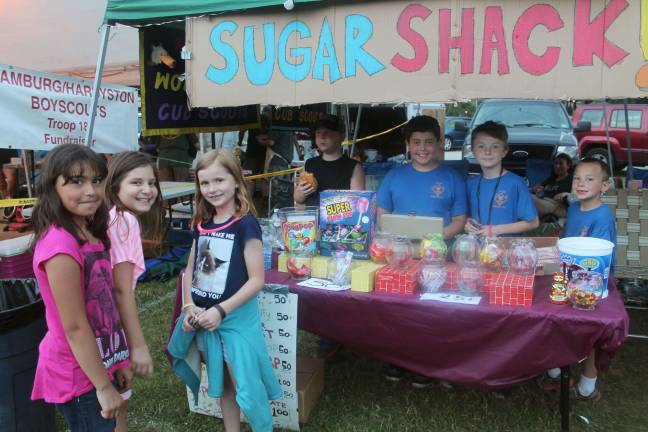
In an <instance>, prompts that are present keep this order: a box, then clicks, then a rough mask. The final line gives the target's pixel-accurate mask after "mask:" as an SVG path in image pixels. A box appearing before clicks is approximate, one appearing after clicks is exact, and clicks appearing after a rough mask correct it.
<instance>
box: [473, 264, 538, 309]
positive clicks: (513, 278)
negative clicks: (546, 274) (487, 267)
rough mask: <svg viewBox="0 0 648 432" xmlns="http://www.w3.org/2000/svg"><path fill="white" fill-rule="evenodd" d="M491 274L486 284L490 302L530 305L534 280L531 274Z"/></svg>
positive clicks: (503, 304) (504, 304)
mask: <svg viewBox="0 0 648 432" xmlns="http://www.w3.org/2000/svg"><path fill="white" fill-rule="evenodd" d="M491 275H492V277H491V279H490V280H489V281H488V286H487V287H488V293H489V303H490V304H494V305H501V306H524V307H529V306H531V302H532V301H533V285H534V281H535V278H534V276H533V275H519V274H514V273H511V272H500V273H492V274H491ZM484 285H486V284H484Z"/></svg>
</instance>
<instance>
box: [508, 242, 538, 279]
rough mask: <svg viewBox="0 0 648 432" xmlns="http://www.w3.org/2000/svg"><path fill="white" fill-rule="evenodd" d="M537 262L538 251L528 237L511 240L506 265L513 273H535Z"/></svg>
mask: <svg viewBox="0 0 648 432" xmlns="http://www.w3.org/2000/svg"><path fill="white" fill-rule="evenodd" d="M537 264H538V251H537V250H536V248H535V245H534V244H533V241H532V240H530V239H516V240H513V241H512V242H511V246H510V248H509V251H508V265H509V269H510V270H511V271H512V272H513V273H517V274H522V275H532V274H535V269H536V266H537Z"/></svg>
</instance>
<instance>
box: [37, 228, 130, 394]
mask: <svg viewBox="0 0 648 432" xmlns="http://www.w3.org/2000/svg"><path fill="white" fill-rule="evenodd" d="M61 254H62V255H68V256H70V257H71V258H72V259H74V260H75V261H76V262H77V263H78V264H79V266H80V267H81V278H80V281H79V282H80V284H81V292H82V293H83V297H84V300H85V313H86V317H87V319H88V323H89V324H90V328H91V329H92V331H93V332H94V335H95V338H96V341H97V348H98V350H99V357H100V358H101V361H102V362H103V365H104V367H105V368H106V373H107V374H108V376H109V377H110V379H111V380H113V379H114V375H113V372H114V371H115V370H116V369H119V368H122V367H126V366H128V357H129V353H128V345H127V342H126V334H125V333H124V330H123V328H122V324H121V320H120V318H119V311H118V310H117V304H116V303H115V298H114V296H113V289H114V285H113V279H112V267H111V265H110V254H109V251H108V250H106V248H105V247H104V245H103V244H102V243H84V244H83V245H79V244H78V243H77V241H76V239H75V238H74V237H73V236H72V235H71V234H70V233H69V232H67V231H66V230H64V229H63V228H60V227H58V226H54V225H53V226H51V227H50V228H49V230H48V231H47V232H46V233H45V234H44V235H43V236H42V238H41V239H40V240H38V242H37V243H36V247H35V250H34V258H33V267H34V273H35V275H36V280H37V281H38V286H39V288H40V292H41V296H42V297H43V302H44V303H45V319H46V321H47V333H46V334H45V337H44V338H43V340H42V341H41V343H40V346H39V357H38V365H37V367H36V376H35V378H34V388H33V390H32V399H45V401H47V402H50V403H64V402H67V401H69V400H71V399H73V398H75V397H77V396H80V395H82V394H84V393H87V392H89V391H90V390H92V389H93V388H94V386H93V385H92V383H91V382H90V379H89V378H88V376H87V375H86V374H85V372H83V370H82V369H81V366H79V363H78V362H77V360H76V358H75V356H74V353H73V352H72V349H71V348H70V344H69V343H68V341H67V338H66V336H65V331H64V330H63V324H62V321H61V317H60V315H59V312H58V309H57V307H56V302H55V300H54V296H53V295H52V291H51V288H50V286H49V281H48V279H47V274H46V273H45V267H44V266H43V264H44V263H45V262H47V261H48V260H50V259H51V258H54V257H55V256H56V255H61Z"/></svg>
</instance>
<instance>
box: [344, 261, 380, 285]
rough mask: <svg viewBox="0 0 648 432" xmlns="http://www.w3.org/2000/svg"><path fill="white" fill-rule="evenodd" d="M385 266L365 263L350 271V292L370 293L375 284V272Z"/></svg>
mask: <svg viewBox="0 0 648 432" xmlns="http://www.w3.org/2000/svg"><path fill="white" fill-rule="evenodd" d="M384 266H385V264H377V263H373V262H365V263H364V264H361V265H359V266H358V267H356V268H355V269H353V270H352V271H351V291H357V292H371V291H373V290H374V287H375V282H376V272H378V270H380V269H381V268H383V267H384Z"/></svg>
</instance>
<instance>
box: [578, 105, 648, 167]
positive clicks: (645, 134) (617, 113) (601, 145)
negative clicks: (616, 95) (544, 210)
mask: <svg viewBox="0 0 648 432" xmlns="http://www.w3.org/2000/svg"><path fill="white" fill-rule="evenodd" d="M623 111H624V109H623V105H621V104H607V105H602V104H601V105H594V104H590V105H581V106H579V107H578V108H576V110H575V111H574V115H573V116H572V123H573V124H574V125H576V124H578V123H579V122H580V123H582V122H589V123H590V124H591V130H590V131H589V132H576V133H575V134H576V138H578V155H579V156H580V157H595V158H597V159H601V160H603V161H604V162H606V163H608V151H607V143H606V138H605V123H603V119H604V118H605V121H606V122H607V123H608V131H609V134H610V149H611V150H612V162H613V163H614V167H615V168H616V169H621V168H623V167H625V166H626V165H627V164H628V152H627V147H628V146H627V140H626V124H625V113H624V112H623ZM628 124H629V125H630V148H631V149H632V164H633V165H648V105H628Z"/></svg>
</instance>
